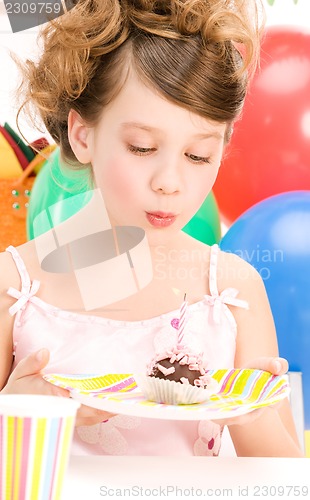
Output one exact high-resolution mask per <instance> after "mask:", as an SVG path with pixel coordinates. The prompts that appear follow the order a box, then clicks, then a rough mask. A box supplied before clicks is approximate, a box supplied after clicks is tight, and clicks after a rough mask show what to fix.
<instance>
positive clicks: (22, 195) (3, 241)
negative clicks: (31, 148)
mask: <svg viewBox="0 0 310 500" xmlns="http://www.w3.org/2000/svg"><path fill="white" fill-rule="evenodd" d="M55 147H56V146H55V145H49V146H48V147H46V148H44V149H43V150H42V151H40V152H39V153H38V154H37V155H36V156H35V158H34V159H33V160H32V161H31V162H30V163H29V164H28V166H27V167H26V168H25V170H24V171H23V172H22V173H21V175H20V177H18V178H15V179H13V178H11V179H10V178H5V179H0V251H1V252H3V251H4V250H5V249H6V248H7V247H8V246H9V245H13V246H18V245H22V244H23V243H25V242H26V241H27V236H26V217H27V208H28V205H29V201H30V196H31V190H32V187H33V184H34V182H35V179H36V176H35V175H34V172H35V168H36V167H37V166H38V165H39V164H40V163H42V161H45V160H47V158H48V157H49V156H50V154H51V153H52V151H53V150H54V149H55Z"/></svg>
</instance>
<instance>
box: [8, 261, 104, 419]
mask: <svg viewBox="0 0 310 500" xmlns="http://www.w3.org/2000/svg"><path fill="white" fill-rule="evenodd" d="M10 286H13V287H15V288H17V289H18V288H19V287H20V283H19V277H18V275H17V273H16V269H15V267H14V264H13V265H12V260H11V257H10V254H6V253H0V394H46V395H51V396H63V397H69V392H68V391H66V390H65V389H62V388H61V387H56V386H55V385H52V384H50V383H49V382H47V381H46V380H44V379H43V377H42V373H41V372H42V370H44V368H45V367H46V365H47V364H48V362H49V351H48V350H47V349H40V350H39V351H37V352H33V353H31V354H30V355H29V356H27V357H26V358H24V359H22V360H21V361H20V362H19V363H18V364H17V365H16V367H15V369H14V370H13V371H12V363H13V334H12V332H13V322H14V318H12V317H11V316H10V315H9V307H10V306H11V305H12V299H11V297H9V296H8V295H7V293H6V292H7V290H8V288H9V287H10ZM111 416H113V415H112V414H110V413H107V412H104V411H101V410H97V409H95V408H89V407H87V406H84V405H82V406H81V407H80V408H79V410H78V412H77V419H76V425H95V424H97V423H99V422H102V420H107V419H108V418H110V417H111Z"/></svg>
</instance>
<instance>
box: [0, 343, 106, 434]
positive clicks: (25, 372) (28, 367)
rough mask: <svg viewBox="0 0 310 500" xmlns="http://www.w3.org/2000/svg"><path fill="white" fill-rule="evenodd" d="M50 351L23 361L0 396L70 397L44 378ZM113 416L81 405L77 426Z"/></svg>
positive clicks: (33, 354)
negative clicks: (44, 369) (40, 395)
mask: <svg viewBox="0 0 310 500" xmlns="http://www.w3.org/2000/svg"><path fill="white" fill-rule="evenodd" d="M49 357H50V354H49V351H48V350H47V349H41V350H40V351H37V352H35V353H32V354H30V355H29V356H27V357H26V358H24V359H22V360H21V361H20V362H19V363H18V365H17V366H16V368H15V369H14V370H13V372H12V373H11V375H10V377H9V379H8V382H7V384H6V385H5V387H4V388H3V389H2V391H0V394H42V395H47V396H61V397H67V398H68V397H70V392H69V391H67V390H66V389H63V388H62V387H57V386H55V385H53V384H51V383H49V382H47V381H46V380H44V378H43V377H42V373H41V371H42V370H43V368H45V367H46V365H47V364H48V362H49ZM112 416H113V414H111V413H107V412H105V411H101V410H97V409H95V408H90V407H88V406H84V405H81V407H80V408H79V409H78V411H77V416H76V424H75V425H76V426H79V425H95V424H98V423H99V422H102V421H104V420H107V419H109V418H111V417H112Z"/></svg>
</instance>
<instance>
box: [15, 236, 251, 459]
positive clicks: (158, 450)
mask: <svg viewBox="0 0 310 500" xmlns="http://www.w3.org/2000/svg"><path fill="white" fill-rule="evenodd" d="M7 251H8V252H10V253H11V255H12V257H13V259H14V261H15V263H16V266H17V269H18V271H19V273H20V276H21V290H16V289H14V288H9V290H8V292H7V293H8V294H9V295H10V296H11V297H14V298H15V299H16V302H15V303H14V304H13V305H12V306H11V307H10V309H9V312H10V314H11V315H15V321H14V328H13V341H14V350H15V360H14V366H15V365H16V363H18V362H19V361H20V360H21V359H22V358H24V357H25V356H27V355H28V354H30V353H31V352H34V351H36V350H38V349H40V348H43V347H45V348H47V349H49V351H50V354H51V356H50V362H49V365H48V367H47V368H46V369H45V372H46V373H66V374H69V373H79V374H82V373H84V374H103V373H133V372H139V371H140V372H144V371H145V369H146V364H147V362H149V361H150V360H151V359H152V358H153V357H154V354H155V352H160V351H163V350H166V349H167V348H169V347H170V346H171V345H173V344H174V343H175V340H176V337H177V329H176V328H177V321H176V318H178V316H179V311H178V310H177V311H171V312H169V313H165V314H162V315H161V316H158V317H155V318H151V319H148V320H144V321H117V320H111V319H106V318H101V317H97V316H91V315H87V316H86V315H83V314H78V313H72V312H69V311H65V310H62V309H59V308H57V307H54V306H52V305H50V304H48V303H46V302H44V301H43V300H41V299H40V298H39V297H37V296H36V293H37V291H38V289H39V286H40V283H39V282H38V281H36V280H34V281H31V279H30V277H29V275H28V272H27V270H26V268H25V265H24V262H23V261H22V259H21V257H20V255H19V253H18V252H17V250H16V249H15V248H14V247H9V248H7ZM218 252H219V248H218V246H217V245H213V246H212V248H211V258H210V273H209V289H210V295H205V296H204V297H203V298H202V299H201V300H200V301H199V302H197V303H194V304H191V305H189V313H190V314H189V320H188V323H187V325H186V333H185V337H184V339H186V341H187V343H188V344H189V345H190V346H191V347H192V348H193V349H194V350H196V349H197V350H198V351H199V352H201V351H202V352H204V353H205V361H206V362H207V366H208V368H209V369H212V368H233V366H234V356H235V339H236V333H237V332H236V322H235V319H234V316H233V314H232V312H231V311H230V309H229V308H228V307H227V304H232V305H235V306H240V307H247V304H246V303H245V302H244V301H242V300H239V299H237V298H236V295H237V294H238V291H237V290H236V289H234V288H227V289H225V290H223V291H222V292H221V294H219V292H218V289H217V279H216V273H217V271H216V270H217V257H218ZM221 434H222V428H221V427H220V426H219V425H218V424H215V423H213V422H210V421H200V422H197V421H171V420H159V419H150V418H138V417H129V416H124V415H117V416H115V417H112V418H111V419H110V420H108V421H106V422H102V423H101V424H97V425H93V426H85V427H78V428H76V430H75V435H74V440H73V447H72V453H73V454H75V455H211V456H217V455H218V453H219V450H220V443H221Z"/></svg>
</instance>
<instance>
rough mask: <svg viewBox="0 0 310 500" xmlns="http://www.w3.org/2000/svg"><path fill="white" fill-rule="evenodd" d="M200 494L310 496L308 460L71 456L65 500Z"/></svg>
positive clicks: (270, 496)
mask: <svg viewBox="0 0 310 500" xmlns="http://www.w3.org/2000/svg"><path fill="white" fill-rule="evenodd" d="M302 487H303V488H304V489H302ZM160 488H161V489H160ZM177 488H179V489H177ZM306 488H308V493H307V492H306ZM124 489H126V491H124ZM151 490H152V491H151ZM199 497H204V498H208V497H211V498H212V497H213V498H239V499H240V498H248V499H256V498H257V499H259V498H268V499H270V498H273V499H277V498H279V499H280V498H281V499H294V498H299V499H302V498H308V499H310V460H309V459H306V458H305V459H286V458H211V457H188V458H183V457H73V458H71V460H70V463H69V467H68V471H67V474H66V478H65V484H64V488H63V496H62V500H73V499H74V500H76V499H79V500H80V499H81V500H82V499H83V500H95V499H98V500H99V499H100V498H199Z"/></svg>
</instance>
